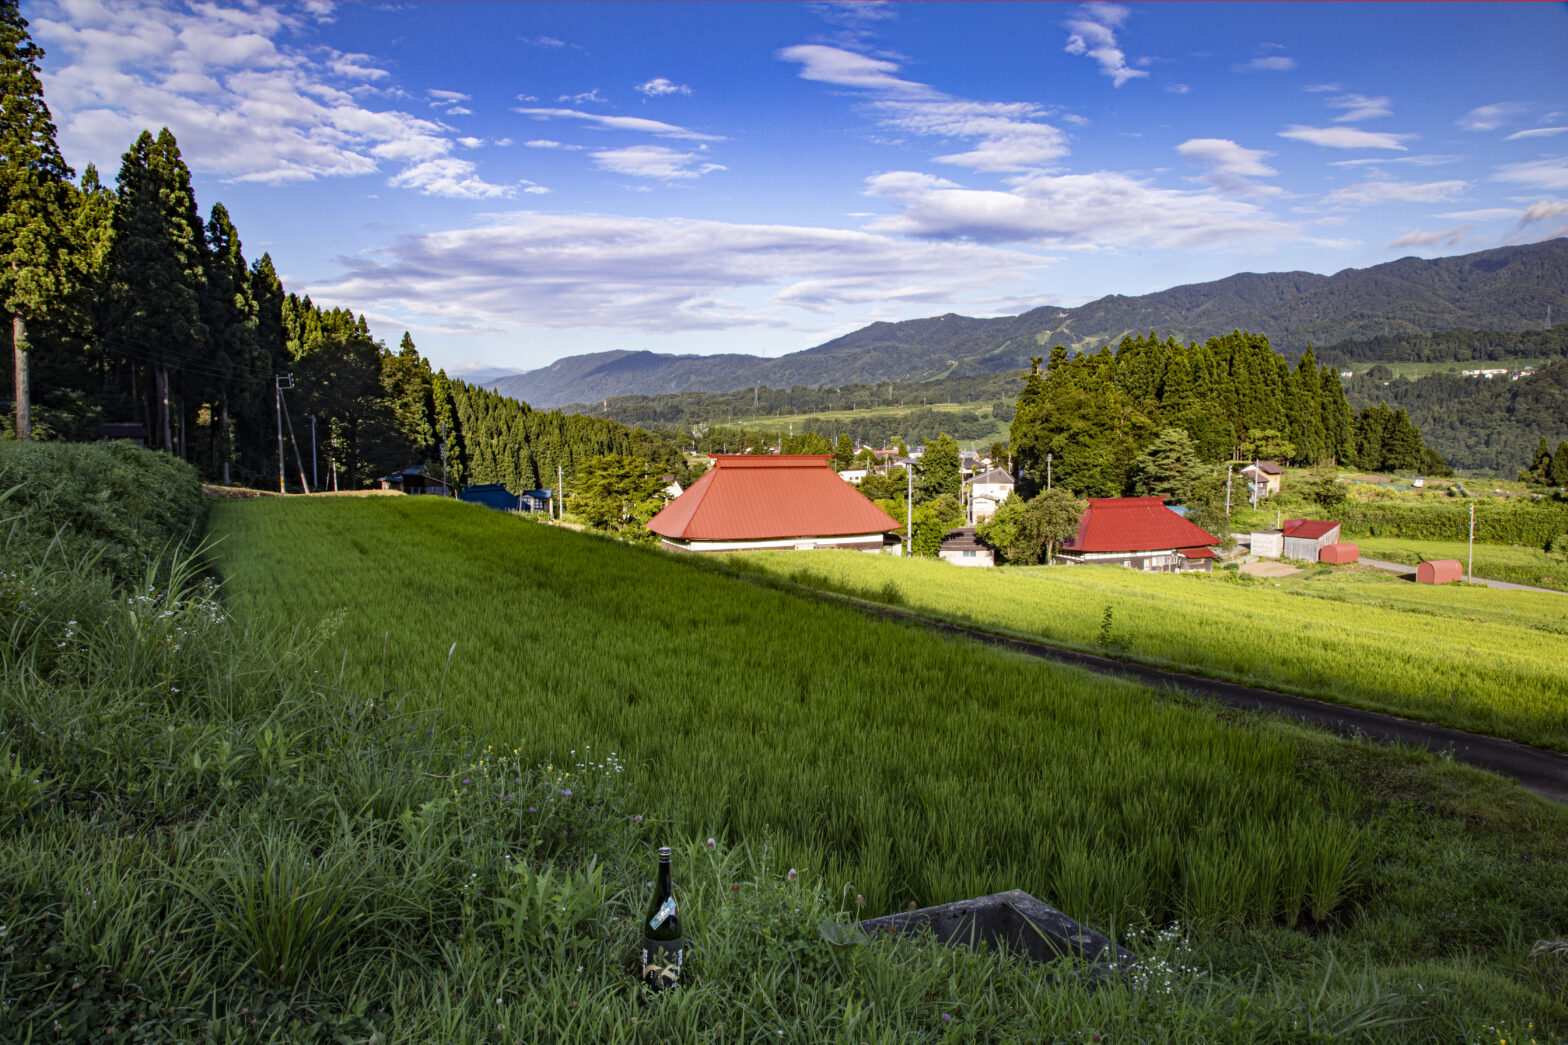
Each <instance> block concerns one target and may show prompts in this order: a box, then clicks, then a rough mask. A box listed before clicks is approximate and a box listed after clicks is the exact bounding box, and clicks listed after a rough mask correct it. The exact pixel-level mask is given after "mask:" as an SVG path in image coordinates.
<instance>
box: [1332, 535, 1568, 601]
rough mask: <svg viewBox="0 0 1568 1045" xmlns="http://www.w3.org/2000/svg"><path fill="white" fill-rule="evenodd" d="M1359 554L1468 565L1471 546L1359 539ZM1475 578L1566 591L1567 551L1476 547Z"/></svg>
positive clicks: (1401, 539) (1414, 562) (1402, 539)
mask: <svg viewBox="0 0 1568 1045" xmlns="http://www.w3.org/2000/svg"><path fill="white" fill-rule="evenodd" d="M1355 542H1356V544H1357V545H1358V546H1359V547H1360V548H1361V554H1362V555H1364V556H1369V557H1371V558H1374V559H1387V560H1388V561H1389V562H1399V563H1405V564H1406V565H1410V566H1415V565H1418V564H1420V563H1423V562H1430V561H1431V560H1433V559H1457V560H1459V562H1460V563H1462V564H1464V565H1466V566H1468V565H1469V562H1470V546H1469V545H1468V544H1467V543H1466V542H1464V541H1418V540H1414V539H1412V538H1406V537H1358V538H1355ZM1475 575H1476V576H1477V577H1485V578H1487V579H1489V580H1494V581H1511V582H1513V583H1514V584H1527V585H1530V586H1531V587H1535V588H1553V589H1555V590H1557V591H1568V552H1564V553H1557V552H1545V551H1542V550H1541V549H1540V548H1524V547H1520V546H1519V545H1502V544H1482V543H1479V542H1478V543H1477V544H1476V545H1475Z"/></svg>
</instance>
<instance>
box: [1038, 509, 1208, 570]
mask: <svg viewBox="0 0 1568 1045" xmlns="http://www.w3.org/2000/svg"><path fill="white" fill-rule="evenodd" d="M1218 543H1220V539H1219V538H1218V537H1215V536H1214V535H1213V534H1211V533H1209V532H1208V531H1207V530H1205V529H1203V528H1202V527H1200V526H1198V525H1197V524H1196V523H1191V522H1188V521H1187V520H1186V519H1184V518H1182V517H1181V516H1180V515H1178V514H1176V513H1175V512H1173V511H1171V510H1170V509H1169V508H1167V507H1166V506H1165V500H1164V498H1161V497H1091V498H1089V507H1088V508H1086V509H1084V513H1083V517H1082V518H1081V519H1079V521H1078V535H1077V536H1076V537H1074V538H1073V539H1072V540H1070V541H1067V542H1065V543H1064V544H1063V545H1062V546H1061V547H1060V548H1059V549H1057V554H1056V557H1057V560H1058V561H1060V562H1065V563H1102V564H1107V565H1113V566H1125V567H1128V568H1129V569H1134V570H1142V571H1144V572H1145V573H1191V572H1199V573H1208V572H1210V571H1211V570H1212V569H1213V568H1214V549H1213V547H1212V545H1216V544H1218Z"/></svg>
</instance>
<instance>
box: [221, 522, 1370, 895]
mask: <svg viewBox="0 0 1568 1045" xmlns="http://www.w3.org/2000/svg"><path fill="white" fill-rule="evenodd" d="M212 532H213V534H214V535H215V536H216V537H218V538H219V540H220V541H221V544H220V545H219V549H220V551H219V554H220V557H221V559H222V561H223V572H224V575H225V583H226V585H227V587H228V590H229V591H230V593H231V598H233V599H235V600H236V605H237V606H238V607H239V608H240V610H241V612H246V613H256V614H261V615H264V616H267V617H271V618H273V619H275V620H281V621H296V620H298V621H306V622H319V621H321V620H322V619H323V617H325V616H326V615H327V614H328V613H329V612H331V611H333V610H338V611H341V612H340V613H339V614H338V615H337V617H336V618H335V624H336V627H337V630H336V631H335V632H334V633H333V635H332V637H331V639H330V640H329V643H328V646H327V647H326V648H325V649H324V650H323V653H322V656H321V661H320V663H321V665H322V667H323V670H325V671H327V672H328V673H330V674H331V675H332V676H333V677H334V678H335V677H337V676H338V675H339V674H341V676H342V678H343V684H344V685H345V686H346V687H348V688H351V689H370V690H371V691H377V690H380V691H393V692H395V693H399V694H402V693H407V694H412V695H413V698H414V699H418V700H424V701H434V702H436V703H437V704H438V705H439V706H440V707H442V708H444V709H447V710H448V712H449V714H451V715H452V716H454V717H456V718H457V719H459V720H461V721H462V722H464V723H466V724H468V725H469V726H471V727H472V728H473V729H475V730H476V731H477V732H478V733H480V734H481V735H484V736H487V737H493V738H495V739H496V740H497V741H498V743H499V744H504V745H506V746H510V747H516V748H518V749H520V751H521V754H522V757H523V758H524V759H525V760H538V761H549V760H553V761H554V762H555V763H556V764H561V763H565V764H568V765H569V764H571V763H573V762H574V761H577V760H581V759H583V758H584V757H585V755H586V754H587V752H588V748H589V746H590V745H591V746H592V747H593V754H594V755H595V756H597V755H601V754H608V751H607V750H606V749H613V750H614V751H615V752H616V754H617V757H619V758H620V759H621V760H623V761H624V762H625V763H626V764H627V766H628V773H629V774H630V775H631V777H632V780H631V786H632V787H633V790H634V791H635V792H636V793H638V794H640V795H642V796H644V798H645V801H646V802H647V805H648V810H647V811H648V813H649V814H650V815H663V816H668V817H671V818H674V819H676V820H678V821H680V822H682V823H684V824H686V825H687V826H688V827H689V828H694V829H695V828H700V829H702V830H704V831H712V832H715V833H728V834H731V835H733V836H734V837H746V836H748V835H753V834H761V833H763V832H764V831H768V830H771V831H772V832H774V833H777V834H778V835H780V836H781V838H782V839H784V840H787V844H788V847H789V850H790V856H789V859H790V860H791V862H793V863H796V864H798V865H800V866H802V867H807V866H809V867H811V868H812V869H813V870H818V871H820V872H821V873H822V874H823V875H824V876H825V877H826V878H827V879H828V880H829V881H833V882H838V883H843V888H844V889H846V890H850V891H852V892H854V893H858V894H861V895H863V896H864V897H865V898H866V904H867V910H868V911H872V912H881V911H885V910H889V909H894V908H897V907H902V906H904V905H905V904H906V903H909V902H916V903H920V904H925V903H931V902H940V901H945V900H951V899H957V898H961V897H967V896H975V895H979V894H981V893H986V892H991V891H995V890H999V889H1007V888H1024V889H1027V890H1030V891H1033V892H1035V893H1036V894H1037V895H1040V896H1042V897H1048V898H1049V899H1050V902H1052V903H1055V904H1057V905H1059V906H1061V907H1062V908H1064V909H1065V910H1067V911H1069V912H1071V913H1074V914H1077V915H1082V916H1086V917H1091V918H1095V919H1097V920H1101V921H1115V922H1116V923H1117V924H1126V923H1129V922H1137V921H1143V920H1146V919H1152V920H1155V921H1164V920H1167V919H1169V918H1172V917H1180V918H1182V919H1183V920H1187V921H1191V920H1198V921H1205V922H1216V923H1225V922H1240V921H1243V920H1246V921H1249V922H1254V923H1268V922H1272V921H1274V920H1276V919H1280V920H1283V921H1284V922H1285V923H1287V924H1291V925H1293V924H1295V923H1296V922H1297V921H1298V920H1300V919H1302V918H1310V919H1315V920H1316V919H1322V918H1325V917H1327V916H1328V915H1329V914H1330V912H1332V911H1334V910H1335V909H1336V908H1338V907H1339V906H1340V905H1341V904H1343V903H1344V902H1346V901H1347V899H1350V898H1351V897H1353V896H1354V895H1355V889H1356V884H1357V881H1358V878H1359V876H1360V874H1361V872H1362V870H1363V869H1364V867H1365V865H1366V862H1367V861H1368V860H1369V859H1370V858H1371V852H1372V848H1373V844H1372V839H1371V837H1370V835H1369V833H1368V831H1367V830H1366V828H1365V827H1364V826H1363V825H1361V824H1358V823H1356V822H1354V820H1353V819H1352V817H1351V815H1350V810H1351V808H1352V807H1353V806H1354V804H1355V803H1354V799H1353V796H1352V795H1351V794H1350V793H1349V792H1348V791H1347V790H1345V789H1343V788H1335V787H1331V786H1327V785H1314V786H1313V787H1311V788H1307V787H1304V786H1303V769H1302V768H1301V767H1300V766H1299V765H1298V759H1297V750H1296V746H1295V744H1293V743H1292V742H1291V741H1289V740H1288V739H1286V738H1285V737H1284V736H1282V735H1280V734H1278V733H1276V732H1273V731H1271V729H1269V728H1263V727H1259V728H1241V727H1237V726H1231V725H1223V724H1220V723H1219V722H1217V721H1215V720H1214V719H1213V718H1211V717H1210V716H1208V715H1206V714H1201V713H1194V712H1193V711H1192V710H1191V709H1189V708H1187V707H1185V706H1181V705H1179V704H1175V703H1167V702H1164V701H1162V699H1161V698H1160V697H1159V695H1158V694H1156V693H1155V692H1153V691H1151V690H1148V689H1143V688H1139V687H1135V686H1132V685H1130V684H1123V683H1119V682H1115V681H1110V680H1106V679H1102V678H1097V677H1094V676H1091V675H1089V674H1086V673H1081V672H1078V671H1075V670H1071V669H1065V668H1058V667H1054V666H1050V665H1045V664H1041V663H1039V662H1036V661H1032V660H1030V659H1027V658H1023V657H1018V656H1015V655H1011V654H1007V653H1003V652H1000V651H995V650H991V649H987V648H984V647H982V646H980V645H978V644H975V643H970V642H961V641H957V640H949V639H943V638H939V637H936V636H934V635H932V634H930V633H928V632H926V631H924V630H921V629H916V628H911V627H906V626H902V625H899V624H895V623H892V622H885V621H880V620H875V619H869V618H867V617H866V616H865V615H864V614H862V613H859V612H857V611H855V610H853V609H850V608H846V607H842V606H837V605H832V604H825V603H823V602H820V601H818V600H814V599H810V598H802V597H800V596H797V595H793V594H791V593H788V592H785V591H780V590H776V589H775V588H773V587H769V586H765V585H757V584H755V583H749V582H748V581H746V580H745V579H741V578H736V577H733V576H730V575H728V574H726V573H724V572H722V571H717V570H714V569H711V568H704V567H703V566H702V565H701V564H698V563H696V562H694V561H692V560H690V559H686V558H681V557H672V556H669V555H666V554H662V553H657V552H650V551H646V550H642V549H636V548H631V547H628V546H625V545H621V544H617V543H613V542H610V541H606V540H600V539H597V538H592V537H587V536H584V535H580V534H574V533H569V532H563V531H560V530H556V529H552V528H550V527H546V526H542V525H537V524H533V523H529V522H526V521H523V520H519V519H516V518H512V517H507V516H504V515H502V514H499V513H495V512H491V511H488V510H485V509H482V508H476V507H472V506H467V505H459V504H453V503H451V502H446V501H440V500H437V499H434V498H429V499H426V498H393V499H364V500H344V499H335V500H333V499H318V500H287V501H285V500H253V501H243V502H241V501H235V502H220V503H217V504H215V505H214V507H213V518H212ZM449 651H450V664H448V654H449Z"/></svg>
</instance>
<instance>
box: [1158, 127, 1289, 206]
mask: <svg viewBox="0 0 1568 1045" xmlns="http://www.w3.org/2000/svg"><path fill="white" fill-rule="evenodd" d="M1176 151H1177V152H1179V153H1181V154H1182V155H1183V156H1185V157H1187V159H1189V160H1191V161H1192V162H1193V163H1196V164H1198V165H1199V166H1200V167H1204V168H1206V169H1207V173H1205V174H1203V175H1201V176H1200V177H1199V179H1198V180H1199V181H1202V182H1205V183H1207V184H1209V185H1212V186H1214V187H1215V188H1216V189H1218V190H1219V191H1220V192H1223V193H1225V194H1226V195H1230V196H1277V195H1279V194H1280V193H1281V192H1282V191H1283V190H1281V189H1278V188H1275V187H1274V186H1271V185H1259V184H1258V183H1257V182H1255V181H1253V180H1252V179H1253V178H1268V177H1273V176H1274V175H1275V174H1277V173H1278V171H1276V170H1274V168H1272V167H1270V166H1269V165H1268V164H1266V163H1264V162H1263V158H1264V157H1265V156H1270V155H1273V154H1272V153H1268V152H1264V151H1263V150H1262V149H1248V148H1244V147H1242V146H1240V145H1237V144H1236V143H1235V142H1233V141H1231V140H1230V139H1228V138H1193V139H1190V140H1189V141H1184V142H1182V143H1181V144H1180V145H1178V146H1176Z"/></svg>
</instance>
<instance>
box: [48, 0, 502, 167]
mask: <svg viewBox="0 0 1568 1045" xmlns="http://www.w3.org/2000/svg"><path fill="white" fill-rule="evenodd" d="M300 12H301V9H300V8H290V7H285V6H283V5H268V4H260V5H255V6H247V7H234V8H221V7H218V6H216V5H211V4H192V5H187V6H178V5H174V4H167V5H147V6H133V5H118V4H106V3H102V2H98V0H54V2H47V0H46V2H44V3H42V4H40V6H39V9H38V11H37V12H36V13H34V17H33V18H32V33H33V35H34V36H35V37H36V38H37V39H39V40H40V41H42V42H44V43H46V44H47V45H48V47H49V49H50V51H51V52H52V53H53V54H54V56H55V59H56V62H57V64H56V65H55V66H54V67H53V68H52V69H51V70H50V71H48V72H46V73H45V74H44V80H45V87H46V90H47V91H48V96H49V104H50V107H51V109H52V110H53V112H54V115H55V118H56V123H57V126H58V127H59V138H60V143H61V146H62V148H63V149H64V151H65V152H66V153H67V154H68V155H72V154H74V155H79V156H84V157H86V158H87V159H90V160H92V161H93V162H95V163H97V164H98V165H99V167H100V168H101V169H106V170H113V169H114V167H115V165H116V163H117V160H118V157H119V156H120V154H121V153H122V152H123V151H124V149H125V147H126V146H127V145H128V144H129V143H130V142H131V141H132V139H134V138H135V136H136V135H137V134H139V133H140V132H141V131H142V130H143V129H144V128H148V127H154V128H155V127H159V126H168V127H169V128H170V129H171V130H172V131H173V132H174V134H175V137H176V138H178V139H179V141H180V149H181V153H182V155H183V156H184V158H185V160H186V162H187V163H188V164H190V166H191V167H192V169H194V170H196V171H199V172H202V173H209V174H213V175H216V176H219V177H222V178H227V179H230V180H233V181H247V182H263V183H270V184H285V183H290V182H304V181H314V180H317V179H319V178H330V177H355V176H360V175H367V174H374V173H376V172H377V171H379V170H380V169H381V164H382V163H383V162H391V163H396V164H401V165H402V167H403V169H401V170H400V171H397V172H394V173H393V175H392V176H391V178H390V179H389V184H393V185H401V186H406V187H410V188H417V189H418V190H419V191H422V192H425V193H427V194H443V193H447V192H451V193H453V194H455V195H459V196H476V195H478V196H488V197H495V196H505V195H509V194H510V192H511V189H510V188H509V187H507V186H501V185H491V184H489V183H486V182H485V181H483V180H482V179H480V178H479V177H478V175H477V173H476V168H475V167H474V166H473V165H472V164H468V163H466V162H465V161H460V160H450V159H448V160H447V162H445V163H441V164H436V166H434V167H432V166H430V164H431V163H432V161H436V160H441V159H442V158H444V157H447V154H448V153H450V152H451V150H452V148H453V145H454V142H453V141H452V139H451V134H452V130H451V128H448V127H446V126H444V125H443V124H440V123H438V122H435V121H432V120H429V119H425V118H423V117H419V116H414V115H412V114H410V113H407V112H402V111H398V110H390V109H389V110H373V109H368V108H366V107H364V106H363V105H362V104H361V103H360V102H359V101H358V100H357V98H356V94H358V93H360V91H361V89H362V88H365V87H366V86H367V84H370V83H372V82H374V81H380V80H383V79H385V78H386V75H387V74H386V72H385V70H382V69H379V68H376V67H375V66H374V65H373V64H372V59H371V58H370V57H369V56H367V55H362V54H353V53H347V52H341V51H336V50H332V49H330V48H324V47H317V46H309V45H306V44H296V43H294V41H296V40H298V39H301V38H308V30H309V29H310V23H309V22H307V20H306V19H305V18H303V17H301V13H300ZM307 13H308V12H307ZM318 20H319V19H318ZM432 97H435V95H434V94H432Z"/></svg>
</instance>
